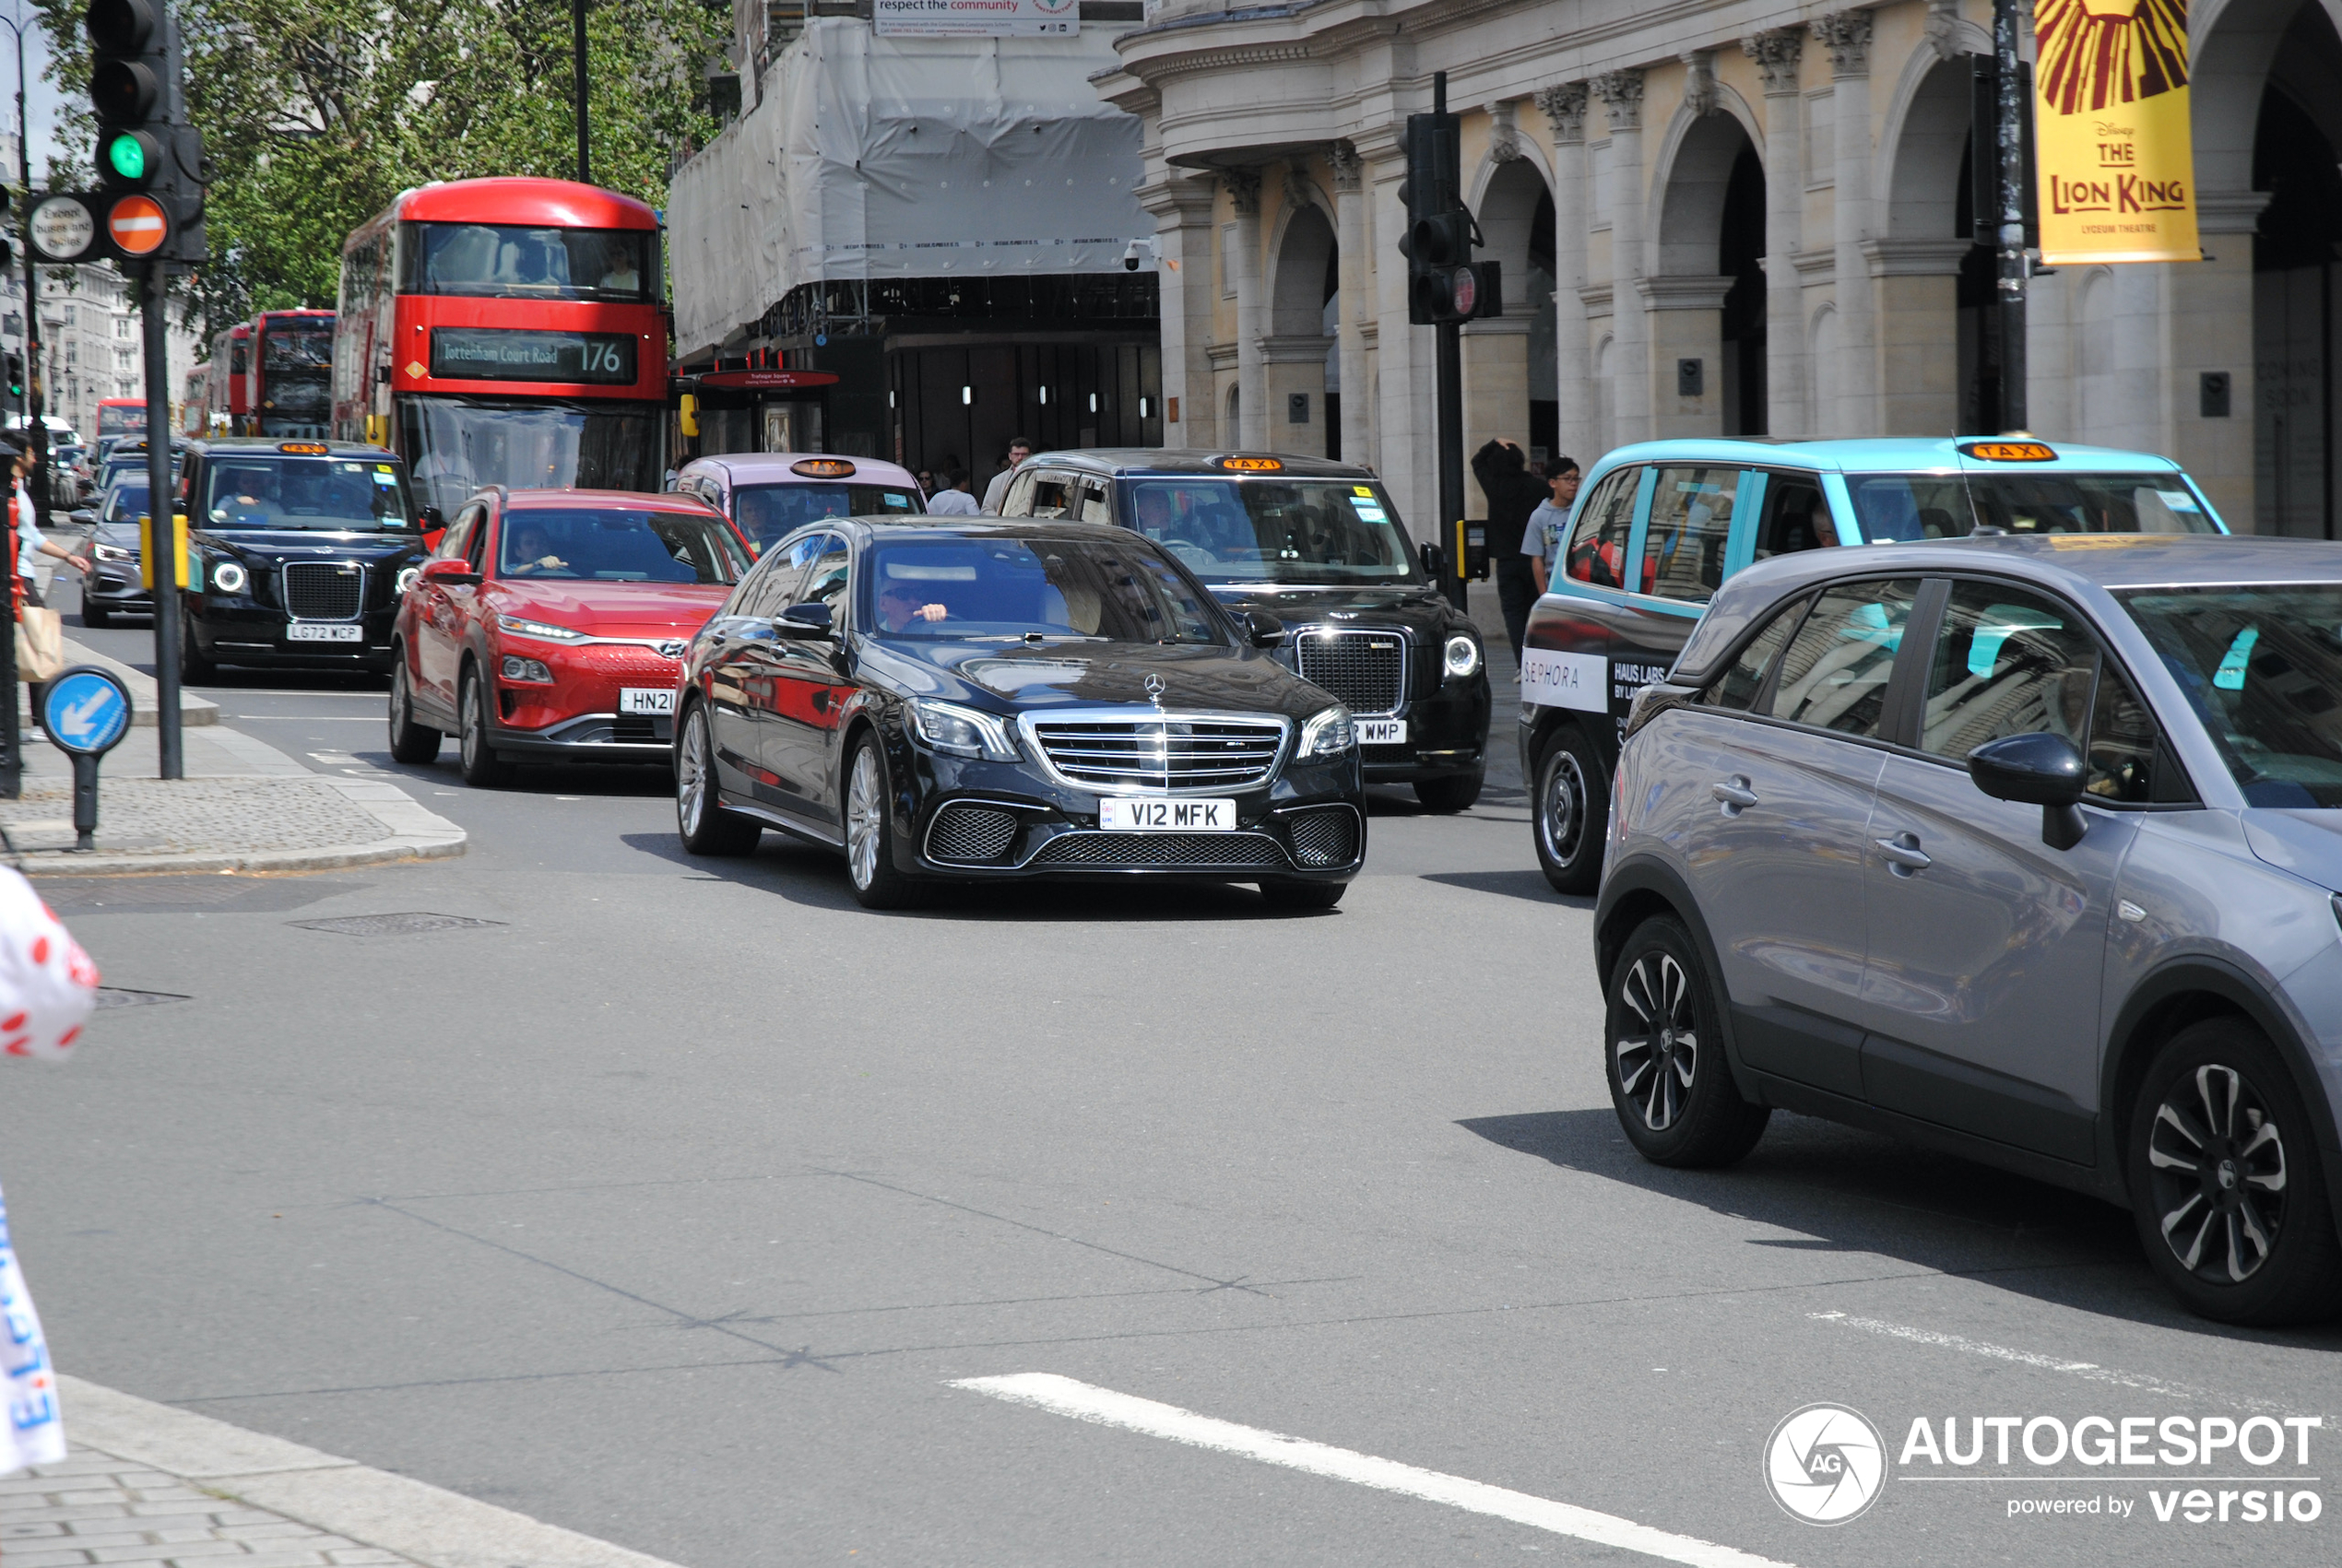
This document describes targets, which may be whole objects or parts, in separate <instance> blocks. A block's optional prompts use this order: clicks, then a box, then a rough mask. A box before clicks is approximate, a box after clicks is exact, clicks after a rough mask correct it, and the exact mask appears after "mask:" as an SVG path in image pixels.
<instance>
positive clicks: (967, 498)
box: [927, 468, 977, 517]
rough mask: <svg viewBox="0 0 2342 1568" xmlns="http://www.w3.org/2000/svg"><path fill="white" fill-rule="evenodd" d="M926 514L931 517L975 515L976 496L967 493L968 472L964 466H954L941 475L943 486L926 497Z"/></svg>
mask: <svg viewBox="0 0 2342 1568" xmlns="http://www.w3.org/2000/svg"><path fill="white" fill-rule="evenodd" d="M927 510H928V514H929V516H931V517H974V516H976V515H977V512H976V497H974V496H972V495H970V494H968V474H967V470H966V469H964V468H954V469H952V471H951V472H950V473H949V474H946V475H944V476H943V488H942V489H940V490H938V491H936V492H935V493H934V494H933V495H931V496H929V497H928V501H927Z"/></svg>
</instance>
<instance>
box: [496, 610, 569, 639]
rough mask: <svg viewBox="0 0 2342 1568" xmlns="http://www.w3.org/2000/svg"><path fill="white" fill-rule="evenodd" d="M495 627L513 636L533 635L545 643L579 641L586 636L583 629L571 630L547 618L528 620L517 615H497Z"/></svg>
mask: <svg viewBox="0 0 2342 1568" xmlns="http://www.w3.org/2000/svg"><path fill="white" fill-rule="evenodd" d="M496 628H497V630H498V631H509V632H511V633H512V634H513V635H514V636H515V637H534V638H537V639H538V641H540V642H545V643H579V642H583V641H584V640H585V633H584V632H583V631H571V630H570V629H569V628H568V627H566V626H555V625H554V624H553V623H552V622H550V621H547V620H529V619H526V618H525V617H522V616H517V615H500V616H498V617H497V618H496Z"/></svg>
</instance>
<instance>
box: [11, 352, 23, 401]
mask: <svg viewBox="0 0 2342 1568" xmlns="http://www.w3.org/2000/svg"><path fill="white" fill-rule="evenodd" d="M8 395H9V396H11V397H22V396H23V395H24V356H23V355H22V354H18V353H17V352H15V351H14V350H11V351H10V352H9V354H8Z"/></svg>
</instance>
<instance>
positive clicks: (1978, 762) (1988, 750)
mask: <svg viewBox="0 0 2342 1568" xmlns="http://www.w3.org/2000/svg"><path fill="white" fill-rule="evenodd" d="M1968 776H1969V778H1971V779H1973V780H1975V781H1976V787H1977V788H1978V789H1981V790H1982V791H1983V792H1984V793H1985V794H1986V795H1989V796H1992V797H1993V799H1995V800H2011V801H2015V802H2017V804H2019V805H2023V806H2038V807H2040V808H2041V842H2042V843H2045V844H2047V845H2049V846H2050V847H2051V848H2052V849H2072V848H2073V847H2074V846H2075V845H2076V844H2077V843H2081V842H2082V835H2083V834H2085V833H2087V832H2088V831H2089V821H2088V819H2087V818H2085V817H2084V816H2083V815H2082V812H2081V808H2080V806H2079V805H2078V804H2077V803H2078V802H2079V801H2080V800H2081V798H2082V785H2083V783H2084V781H2085V779H2086V778H2087V777H2088V769H2087V768H2086V767H2085V765H2084V764H2083V761H2082V754H2081V753H2080V752H2079V751H2076V750H2075V749H2074V743H2073V742H2072V741H2070V740H2068V739H2066V738H2065V737H2064V736H2062V735H2048V734H2044V733H2040V732H2038V731H2037V732H2035V733H2034V734H2031V735H2006V736H2003V737H2001V738H2000V739H1998V740H1988V741H1986V742H1985V743H1984V744H1983V745H1981V746H1980V747H1978V748H1977V749H1975V750H1973V751H1971V752H1969V754H1968Z"/></svg>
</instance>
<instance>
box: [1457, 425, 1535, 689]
mask: <svg viewBox="0 0 2342 1568" xmlns="http://www.w3.org/2000/svg"><path fill="white" fill-rule="evenodd" d="M1472 477H1473V478H1475V479H1477V480H1479V481H1480V493H1481V494H1482V495H1484V496H1485V497H1487V499H1488V559H1489V560H1491V561H1493V562H1494V563H1495V564H1496V603H1497V605H1498V606H1499V607H1502V609H1503V611H1504V617H1505V636H1506V638H1507V640H1508V641H1509V642H1510V643H1512V657H1513V663H1514V664H1516V665H1518V664H1519V663H1520V639H1521V635H1522V633H1524V632H1525V631H1527V630H1528V627H1529V607H1530V606H1532V605H1533V604H1535V603H1536V602H1537V580H1536V577H1535V576H1534V575H1533V574H1532V572H1530V570H1529V562H1528V560H1527V558H1525V557H1524V556H1522V554H1521V553H1520V538H1521V536H1522V535H1523V534H1524V533H1526V532H1527V531H1528V527H1529V514H1530V513H1532V512H1534V511H1535V510H1536V509H1537V503H1538V502H1539V501H1542V500H1544V489H1545V487H1544V485H1543V484H1541V483H1539V482H1538V480H1537V477H1536V476H1535V475H1533V474H1532V473H1530V472H1529V459H1528V457H1527V456H1526V455H1525V454H1523V453H1522V452H1521V450H1520V447H1518V446H1516V445H1514V444H1513V443H1512V442H1508V441H1492V442H1488V444H1487V445H1485V446H1484V447H1482V448H1481V449H1480V450H1479V451H1477V452H1475V453H1473V454H1472Z"/></svg>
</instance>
